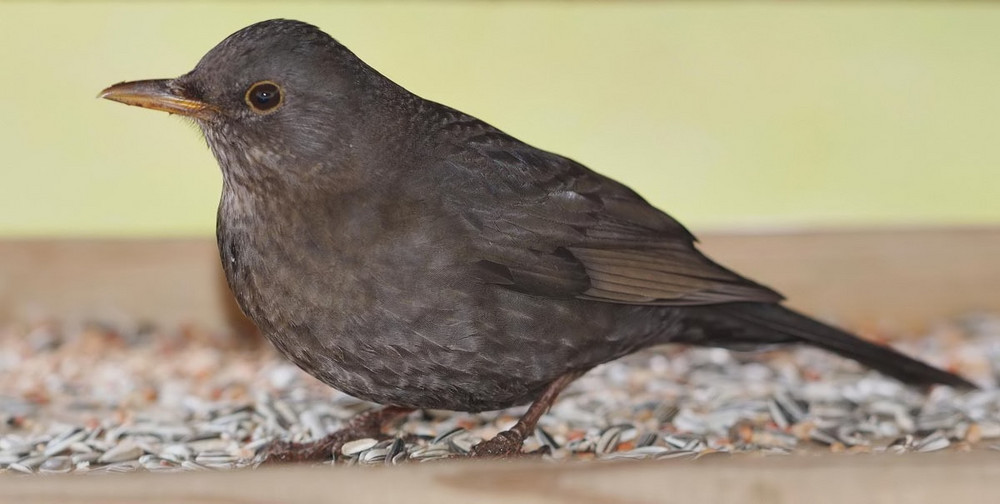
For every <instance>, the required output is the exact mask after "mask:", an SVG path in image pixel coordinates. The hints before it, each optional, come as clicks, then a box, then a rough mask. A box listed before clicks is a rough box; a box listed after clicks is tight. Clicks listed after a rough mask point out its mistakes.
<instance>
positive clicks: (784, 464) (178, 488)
mask: <svg viewBox="0 0 1000 504" xmlns="http://www.w3.org/2000/svg"><path fill="white" fill-rule="evenodd" d="M990 495H993V496H996V495H1000V455H998V454H992V453H988V452H973V453H941V454H909V455H905V456H894V455H827V456H816V457H814V456H773V457H767V458H761V457H757V456H750V455H745V456H733V457H724V456H718V457H709V458H707V459H702V460H697V461H679V460H673V461H659V462H619V463H608V462H591V463H573V464H551V463H545V462H527V461H521V462H513V463H504V462H473V461H453V462H440V463H432V464H409V465H406V466H402V467H393V468H356V467H280V468H273V469H259V470H242V471H233V472H199V473H185V474H169V475H166V474H148V473H143V474H127V475H114V476H103V477H100V476H50V477H23V478H8V479H6V481H4V482H3V492H0V503H3V504H6V503H11V504H15V503H16V504H82V503H102V504H123V503H133V502H142V503H147V504H174V503H179V502H184V503H188V504H235V503H246V504H279V503H280V504H316V503H321V502H356V503H377V502H391V503H397V504H398V503H407V504H421V503H428V504H459V503H460V504H467V503H477V504H491V503H498V504H510V503H518V504H533V503H547V504H558V503H565V504H598V503H601V504H639V503H654V502H655V503H676V504H691V503H699V502H711V503H717V504H726V503H736V502H740V503H749V504H776V503H809V504H824V503H837V504H842V503H846V502H849V503H852V504H862V503H873V504H882V503H885V504H890V503H893V504H895V503H900V502H905V503H907V504H920V503H929V504H930V503H932V504H940V503H942V502H988V501H990V499H991V498H990V497H989V496H990Z"/></svg>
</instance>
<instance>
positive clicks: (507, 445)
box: [469, 429, 527, 459]
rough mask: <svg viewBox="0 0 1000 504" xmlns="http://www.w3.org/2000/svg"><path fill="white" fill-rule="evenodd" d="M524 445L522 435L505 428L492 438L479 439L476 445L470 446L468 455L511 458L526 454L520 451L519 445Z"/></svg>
mask: <svg viewBox="0 0 1000 504" xmlns="http://www.w3.org/2000/svg"><path fill="white" fill-rule="evenodd" d="M523 445H524V435H523V434H521V433H520V432H519V431H517V430H513V429H512V430H505V431H503V432H501V433H499V434H497V435H496V436H494V437H493V439H487V440H485V441H481V442H480V443H479V444H477V445H476V446H473V447H472V451H470V452H469V456H470V457H474V458H500V459H505V458H513V457H520V456H523V455H527V454H526V453H524V452H522V451H521V447H522V446H523Z"/></svg>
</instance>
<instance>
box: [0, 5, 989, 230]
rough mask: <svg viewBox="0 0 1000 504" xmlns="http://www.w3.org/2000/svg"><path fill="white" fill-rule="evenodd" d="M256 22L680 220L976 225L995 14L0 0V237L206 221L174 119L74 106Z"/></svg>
mask: <svg viewBox="0 0 1000 504" xmlns="http://www.w3.org/2000/svg"><path fill="white" fill-rule="evenodd" d="M271 17H292V18H299V19H303V20H306V21H309V22H312V23H314V24H317V25H319V26H320V27H322V28H324V29H325V30H326V31H328V32H329V33H331V34H332V35H333V36H334V37H336V38H338V39H339V40H340V41H341V42H343V43H345V44H346V45H347V46H348V47H350V48H351V49H353V50H354V51H355V52H356V53H357V54H358V55H360V56H361V57H362V58H363V59H365V60H366V61H367V62H369V63H370V64H372V65H373V66H374V67H376V68H378V69H379V70H381V71H382V72H383V73H385V74H386V75H388V76H389V77H391V78H393V79H394V80H396V81H397V82H399V83H400V84H402V85H404V86H405V87H407V88H409V89H410V90H412V91H414V92H416V93H418V94H421V95H422V96H425V97H428V98H431V99H434V100H437V101H441V102H444V103H446V104H449V105H451V106H454V107H457V108H460V109H462V110H465V111H467V112H471V113H473V114H475V115H478V116H479V117H481V118H483V119H486V120H487V121H489V122H492V123H493V124H495V125H497V126H499V127H500V128H502V129H504V130H506V131H508V132H509V133H512V134H513V135H515V136H517V137H519V138H521V139H523V140H526V141H528V142H530V143H533V144H535V145H537V146H540V147H543V148H546V149H549V150H553V151H556V152H559V153H562V154H565V155H568V156H570V157H573V158H575V159H577V160H579V161H581V162H583V163H585V164H587V165H589V166H590V167H592V168H594V169H596V170H598V171H601V172H603V173H606V174H608V175H611V176H613V177H616V178H619V179H621V180H623V181H624V182H626V183H628V184H630V185H632V186H633V187H634V188H636V189H637V190H639V191H640V192H641V193H642V194H643V195H645V196H646V197H647V198H649V199H650V200H651V201H652V202H654V203H655V204H657V205H658V206H660V207H661V208H663V209H665V210H667V211H669V212H670V213H672V214H673V215H674V216H676V217H678V218H679V219H681V220H682V221H684V222H686V223H687V224H688V225H689V226H690V227H692V228H694V229H695V230H704V229H718V228H725V229H728V228H735V227H745V226H750V227H762V226H763V227H788V226H824V227H828V226H859V225H866V226H867V225H876V226H882V225H912V224H935V225H936V224H983V223H993V224H996V223H1000V201H998V200H1000V6H997V5H989V4H979V3H960V4H948V3H937V2H928V3H923V2H921V3H917V4H908V3H902V2H892V3H887V4H873V3H864V4H862V3H809V4H799V3H764V4H748V3H725V2H711V3H658V2H628V3H624V2H596V1H595V2H585V3H574V2H494V1H490V2H487V1H482V2H388V1H386V2H374V3H371V2H369V3H363V2H357V3H353V2H339V3H330V4H321V3H281V4H277V3H274V4H272V3H266V2H255V1H246V2H240V1H228V2H183V3H177V4H169V3H155V2H134V3H101V2H82V3H58V2H56V3H18V2H13V3H11V2H2V3H0V47H3V50H2V51H0V72H2V74H0V75H2V77H3V79H2V83H3V85H2V88H0V89H2V92H0V96H2V97H3V98H2V99H3V104H2V108H0V110H2V112H0V119H2V120H0V153H2V155H3V164H2V166H0V170H2V171H0V173H2V179H0V236H7V237H11V236H51V235H76V236H163V235H175V236H176V235H208V234H211V233H212V230H213V227H214V219H215V217H214V214H215V205H216V202H217V200H218V191H219V185H220V176H219V173H218V168H217V167H216V165H215V162H214V160H213V159H212V157H211V154H210V153H209V151H208V149H207V148H206V147H205V144H204V142H203V141H202V140H201V138H200V134H199V133H198V131H197V129H196V128H195V127H193V126H191V125H190V124H188V123H186V122H184V121H183V120H180V119H178V118H174V117H170V116H168V115H166V114H163V113H157V112H152V111H146V110H140V109H137V108H133V107H125V106H122V105H119V104H115V103H111V102H107V101H104V100H97V99H95V95H96V94H97V92H98V91H99V90H101V89H102V88H103V87H105V86H106V85H108V84H111V83H114V82H118V81H121V80H126V79H138V78H152V77H170V76H175V75H178V74H181V73H183V72H186V71H187V70H189V69H190V68H191V67H192V66H193V65H194V63H195V62H197V60H198V59H199V58H200V57H201V55H202V54H203V53H204V52H206V51H207V50H208V49H209V48H211V47H212V46H213V45H214V44H215V43H217V42H218V41H219V40H221V39H222V38H223V37H225V36H226V35H228V34H229V33H231V32H233V31H235V30H237V29H239V28H241V27H242V26H244V25H247V24H250V23H251V22H254V21H257V20H261V19H266V18H271Z"/></svg>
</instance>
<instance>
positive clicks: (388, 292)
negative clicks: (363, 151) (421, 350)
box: [218, 196, 473, 359]
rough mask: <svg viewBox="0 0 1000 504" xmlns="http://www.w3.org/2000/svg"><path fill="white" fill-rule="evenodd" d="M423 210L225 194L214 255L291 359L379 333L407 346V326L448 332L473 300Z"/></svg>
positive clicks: (361, 347)
mask: <svg viewBox="0 0 1000 504" xmlns="http://www.w3.org/2000/svg"><path fill="white" fill-rule="evenodd" d="M426 215H429V212H428V211H427V210H426V209H419V208H416V209H415V208H413V207H412V206H407V205H400V204H398V202H395V204H389V203H386V204H383V205H376V204H371V203H370V202H368V203H365V202H358V203H356V204H355V205H346V206H339V207H336V208H330V207H323V206H315V205H314V206H309V205H297V206H293V207H291V208H289V207H285V208H275V207H273V206H270V207H268V208H262V207H261V206H257V207H252V208H250V207H248V206H247V205H246V204H245V203H242V202H240V201H237V200H234V199H233V198H228V199H227V197H226V196H224V197H223V201H222V205H221V206H220V214H219V223H218V244H219V252H220V256H221V259H222V263H223V266H224V269H225V272H226V277H227V280H228V281H229V285H230V287H231V288H232V290H233V293H234V295H235V296H236V299H237V301H238V303H239V305H240V307H241V308H242V309H243V310H244V312H245V313H246V314H247V315H248V316H249V317H250V318H251V319H252V320H253V321H254V322H255V323H256V324H257V325H258V326H259V327H260V329H261V330H262V332H263V333H264V334H265V335H267V336H268V338H269V339H271V340H272V341H273V342H274V343H275V345H277V346H278V347H279V348H280V349H282V350H283V351H285V353H288V354H291V355H290V356H292V357H293V359H294V354H295V353H296V352H309V351H310V350H313V351H314V350H315V349H316V348H318V347H323V348H329V349H331V350H333V351H332V352H327V353H326V354H327V355H333V356H338V355H345V358H346V355H347V354H357V353H359V352H364V351H365V348H366V347H368V346H374V345H376V344H377V343H386V341H377V339H378V338H392V339H394V340H399V342H400V344H408V342H410V341H412V338H410V337H409V336H408V334H410V333H412V332H413V331H415V330H417V331H423V333H424V335H425V336H428V337H433V338H435V339H438V338H441V339H447V338H449V335H448V334H444V333H442V332H441V331H448V330H452V329H448V328H449V327H456V326H455V325H454V324H455V322H456V320H455V318H454V317H455V313H460V312H462V310H463V309H464V308H467V306H468V305H469V304H471V303H472V299H471V296H472V294H473V293H472V292H471V291H466V290H465V288H464V287H463V282H462V281H461V276H462V271H461V269H462V264H461V263H462V259H461V250H460V249H461V247H460V246H459V245H458V243H456V241H455V240H454V239H453V238H449V237H448V235H449V232H448V230H447V229H446V228H447V226H445V227H442V226H439V225H438V222H437V220H434V219H432V220H427V219H425V218H423V217H422V216H426ZM450 233H451V234H452V235H454V233H455V230H454V229H451V230H450ZM470 288H472V287H471V286H470ZM449 324H452V325H449ZM461 325H462V324H459V327H460V326H461ZM442 328H444V329H442Z"/></svg>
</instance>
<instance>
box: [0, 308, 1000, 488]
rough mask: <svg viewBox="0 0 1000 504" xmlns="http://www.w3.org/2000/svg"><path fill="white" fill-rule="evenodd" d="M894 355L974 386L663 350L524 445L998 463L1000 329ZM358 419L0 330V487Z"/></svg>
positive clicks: (444, 419) (285, 370)
mask: <svg viewBox="0 0 1000 504" xmlns="http://www.w3.org/2000/svg"><path fill="white" fill-rule="evenodd" d="M901 349H902V350H903V351H905V352H907V353H909V354H910V355H914V356H917V357H920V358H922V359H924V360H927V361H928V362H931V363H933V364H935V365H939V366H943V367H946V368H950V369H952V370H955V371H958V372H961V373H962V374H964V375H965V376H967V377H969V378H971V379H973V380H975V381H976V382H977V383H980V384H982V385H984V389H983V390H980V391H973V392H956V391H954V390H952V389H950V388H948V387H936V388H934V389H933V390H931V391H930V393H928V394H924V393H921V392H920V391H918V390H915V389H912V388H909V387H905V386H903V385H901V384H900V383H899V382H896V381H895V380H892V379H889V378H886V377H883V376H881V375H879V374H877V373H874V372H872V371H869V370H867V369H864V368H862V367H861V366H860V365H857V364H855V363H853V362H850V361H847V360H844V359H841V358H839V357H835V356H832V355H830V354H827V353H825V352H822V351H820V350H814V349H808V348H799V349H789V350H783V351H771V352H761V353H753V354H745V353H735V352H730V351H728V350H722V349H698V348H690V349H686V348H679V347H664V348H659V349H654V350H650V351H647V352H643V353H640V354H636V355H633V356H630V357H627V358H625V359H622V360H619V361H616V362H612V363H609V364H606V365H604V366H601V367H599V368H597V369H595V370H594V371H592V372H590V373H589V374H587V375H586V376H584V377H583V378H581V379H580V380H578V381H577V382H576V383H574V384H573V385H572V386H570V388H569V389H567V391H566V392H565V393H564V394H563V395H562V396H561V397H560V399H559V400H558V401H557V402H556V404H555V406H554V407H553V408H552V410H551V412H550V413H549V414H548V415H546V416H544V417H543V418H542V420H541V422H540V423H539V428H538V429H537V431H536V432H535V436H533V437H532V438H531V439H529V440H528V441H527V443H526V447H525V448H526V450H534V451H537V452H538V453H539V454H541V455H540V456H542V457H544V458H547V459H553V460H584V459H601V460H615V459H662V458H686V457H691V458H694V457H700V456H704V455H707V454H717V453H741V452H748V453H760V454H775V455H783V454H797V453H814V452H816V451H822V450H833V451H848V452H860V453H867V452H889V453H901V452H909V451H918V452H928V451H937V450H945V449H949V450H970V449H989V448H1000V389H998V388H997V382H998V378H1000V316H994V315H978V316H968V317H964V318H961V319H958V320H954V321H948V322H945V323H942V324H940V325H939V326H938V327H937V328H936V329H935V330H934V331H932V332H931V333H929V334H926V335H924V336H923V337H921V338H909V339H907V340H906V341H905V343H904V344H902V345H901ZM370 407H372V405H370V404H368V403H365V402H362V401H358V400H356V399H353V398H351V397H348V396H346V395H344V394H341V393H339V392H337V391H335V390H332V389H330V388H329V387H327V386H325V385H323V384H321V383H319V382H317V381H316V380H314V379H312V378H311V377H309V376H308V375H306V374H305V373H303V372H301V371H299V370H298V369H297V368H295V367H294V366H292V365H291V364H288V363H287V362H285V361H283V360H282V359H281V358H280V357H279V356H278V355H276V353H275V352H274V351H273V350H271V349H270V347H269V346H268V345H266V344H264V345H261V346H260V347H259V348H253V349H250V348H245V347H241V346H240V345H239V343H238V342H236V341H235V340H234V339H233V338H228V337H224V336H218V335H211V334H206V333H202V332H199V331H197V330H193V329H191V328H181V329H176V330H172V331H161V330H154V329H151V328H148V327H117V328H113V327H107V326H101V325H87V326H81V327H58V326H56V325H53V324H44V323H43V324H33V325H28V324H25V325H12V326H10V327H7V328H6V329H4V330H3V332H2V333H0V472H7V473H40V474H51V473H69V472H76V473H84V472H86V473H108V472H131V471H153V472H173V471H187V470H209V469H230V468H239V467H248V466H253V465H255V464H257V463H258V462H259V459H260V455H261V453H262V451H263V448H264V447H265V446H266V445H267V444H268V443H269V442H270V441H271V440H274V439H283V440H293V441H308V440H311V439H316V438H319V437H322V436H324V435H326V434H328V433H331V432H334V431H336V430H337V429H338V428H340V427H341V426H342V425H343V424H344V423H345V421H346V420H347V419H349V418H350V417H352V416H353V415H355V414H357V413H358V412H360V411H363V410H365V409H367V408H370ZM523 411H524V408H514V409H511V410H506V411H500V412H491V413H482V414H476V415H473V414H466V413H453V412H445V411H421V412H416V413H414V414H411V415H410V416H409V417H408V418H407V419H406V420H405V422H403V423H402V424H401V425H400V426H399V428H398V430H397V431H395V432H398V433H399V434H401V435H402V434H405V436H399V437H389V438H387V439H358V440H354V441H352V442H349V443H347V444H346V445H344V447H343V449H342V450H341V452H340V453H337V454H336V455H337V457H336V460H335V461H334V462H332V463H333V464H334V465H394V464H401V463H415V462H421V461H428V460H436V459H444V458H450V457H455V456H460V455H462V454H464V453H467V452H468V451H469V450H470V449H471V447H472V446H474V445H475V444H476V443H477V442H478V441H479V440H480V439H483V438H488V437H491V436H493V435H495V434H496V433H497V432H499V431H501V430H503V429H505V428H507V427H509V426H510V425H512V424H513V423H514V422H515V421H516V419H517V417H518V416H519V415H520V414H521V413H522V412H523Z"/></svg>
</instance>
